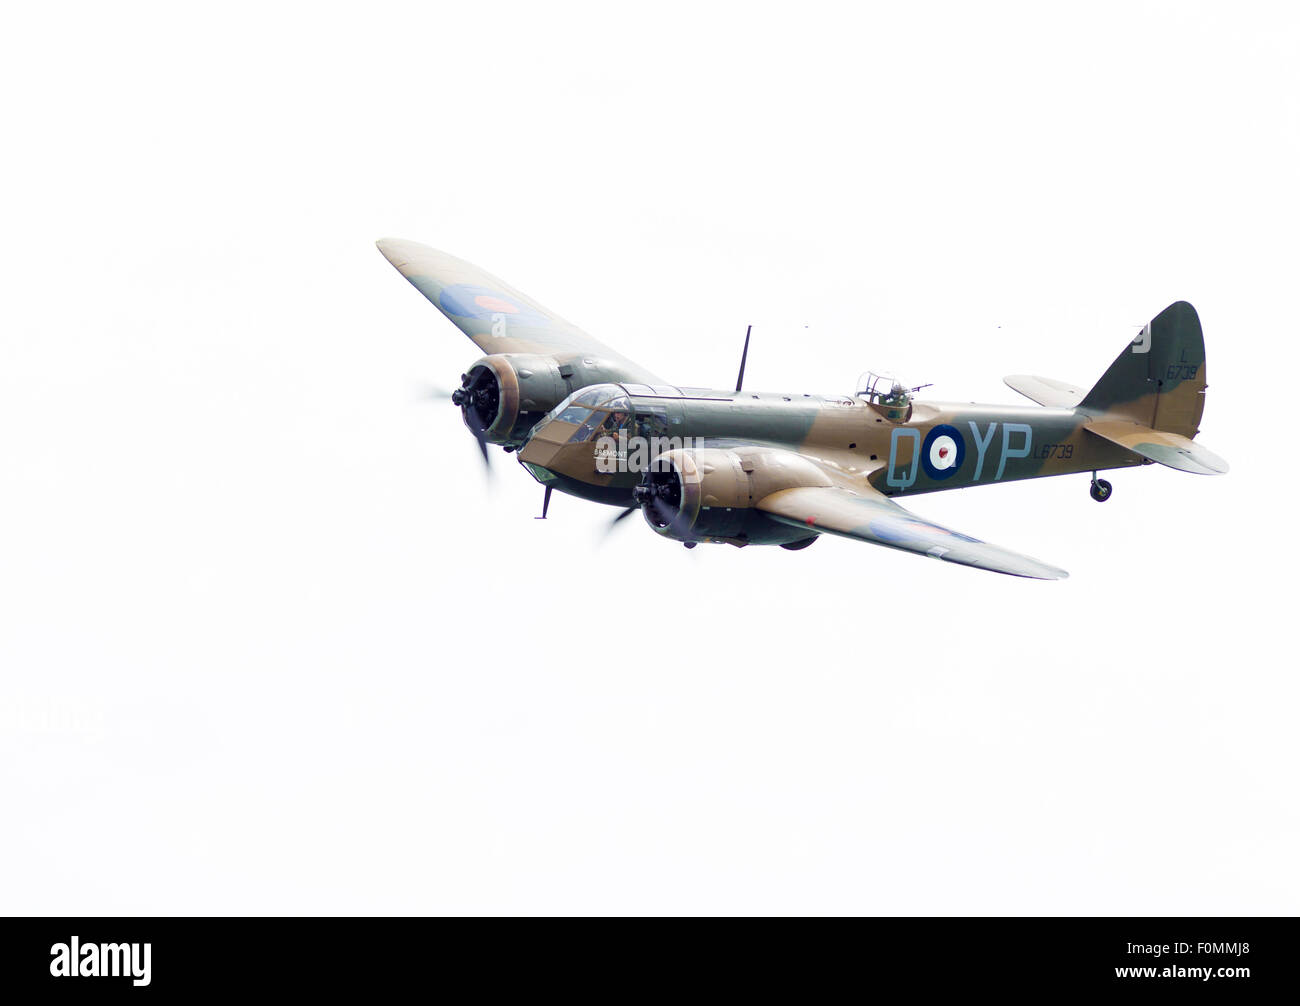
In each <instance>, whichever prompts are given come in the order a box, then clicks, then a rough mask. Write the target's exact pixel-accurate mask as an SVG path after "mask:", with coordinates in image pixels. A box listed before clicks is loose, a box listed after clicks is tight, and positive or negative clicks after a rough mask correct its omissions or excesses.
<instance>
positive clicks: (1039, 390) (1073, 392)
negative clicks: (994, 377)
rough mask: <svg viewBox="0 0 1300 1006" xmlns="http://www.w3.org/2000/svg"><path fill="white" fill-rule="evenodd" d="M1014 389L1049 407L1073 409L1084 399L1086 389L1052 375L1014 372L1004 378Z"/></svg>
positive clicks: (1009, 386)
mask: <svg viewBox="0 0 1300 1006" xmlns="http://www.w3.org/2000/svg"><path fill="white" fill-rule="evenodd" d="M1002 380H1003V382H1004V383H1005V384H1006V386H1007V387H1008V388H1010V389H1011V390H1012V391H1018V392H1020V394H1022V395H1024V396H1025V397H1026V398H1028V399H1029V400H1030V401H1031V402H1037V403H1038V404H1039V405H1046V406H1047V407H1048V408H1049V409H1072V408H1074V407H1075V406H1076V405H1078V404H1079V403H1080V402H1081V401H1083V396H1084V390H1083V389H1082V388H1076V387H1075V386H1074V385H1073V384H1066V383H1065V382H1064V381H1054V380H1052V378H1050V377H1034V376H1032V375H1030V374H1012V375H1011V376H1010V377H1004V378H1002Z"/></svg>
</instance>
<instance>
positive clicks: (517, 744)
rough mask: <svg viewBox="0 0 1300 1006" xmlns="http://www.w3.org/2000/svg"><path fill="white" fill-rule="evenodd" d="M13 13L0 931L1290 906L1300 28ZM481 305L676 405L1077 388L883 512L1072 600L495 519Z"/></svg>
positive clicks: (568, 517) (516, 493)
mask: <svg viewBox="0 0 1300 1006" xmlns="http://www.w3.org/2000/svg"><path fill="white" fill-rule="evenodd" d="M975 6H976V5H927V6H921V5H906V6H904V5H896V4H889V5H877V6H875V7H872V6H867V5H848V4H845V5H842V6H822V5H816V4H799V5H795V6H791V5H789V4H781V5H772V6H769V7H766V8H761V7H757V6H755V5H745V6H744V7H737V8H734V9H733V8H721V7H719V8H702V7H701V6H699V5H696V4H690V5H686V6H682V7H672V6H668V5H663V4H660V5H657V6H655V7H653V8H649V7H640V8H636V9H635V10H633V9H632V8H626V9H623V8H618V9H615V8H610V7H609V6H608V5H596V6H592V7H585V8H574V7H563V8H561V7H555V6H554V5H550V4H547V5H528V6H521V7H513V6H504V5H503V6H489V5H481V4H476V5H474V6H473V9H472V10H471V9H470V8H469V6H468V5H463V4H456V5H447V7H446V9H440V7H439V6H438V5H434V4H429V3H421V4H409V5H385V4H373V5H367V6H366V8H365V9H364V12H363V11H362V8H359V7H357V6H356V5H352V4H348V5H324V4H319V3H315V4H310V5H301V6H289V5H263V4H256V5H238V4H226V5H221V6H220V7H214V8H209V9H208V12H207V13H205V14H199V13H197V9H196V8H192V7H184V6H182V7H178V6H177V5H174V4H165V5H139V4H136V5H112V6H111V7H105V6H104V5H98V4H95V5H71V6H68V5H61V6H59V7H57V8H56V7H50V6H49V5H46V6H41V5H26V6H24V7H21V8H15V9H13V10H10V11H8V12H7V14H6V29H5V32H4V34H3V36H0V88H2V93H3V94H4V95H5V98H4V99H3V119H2V120H0V139H2V140H3V158H2V159H0V183H2V184H0V192H2V193H3V194H2V195H0V233H2V234H3V238H4V240H3V242H0V256H3V259H2V261H0V277H3V279H2V280H0V470H2V471H3V476H2V478H3V482H2V483H0V484H2V485H3V492H2V493H0V738H2V740H0V805H2V806H3V808H4V827H3V829H2V831H0V835H2V837H0V862H2V863H3V864H4V866H3V868H2V871H0V910H3V911H4V912H6V913H110V914H115V913H186V914H204V913H246V912H276V913H309V912H328V913H396V912H410V913H440V912H538V913H552V912H637V913H640V912H674V913H675V912H801V913H802V912H851V913H1053V914H1074V913H1104V914H1111V913H1121V914H1123V913H1157V914H1160V913H1175V914H1177V913H1211V914H1214V913H1245V914H1251V913H1295V912H1296V911H1297V910H1300V869H1298V868H1297V860H1296V857H1295V850H1296V848H1297V847H1300V812H1298V810H1297V800H1296V769H1297V756H1298V754H1300V751H1298V742H1297V739H1296V730H1295V721H1296V709H1297V700H1298V699H1300V688H1298V687H1297V684H1296V679H1295V670H1296V668H1295V663H1296V661H1295V657H1294V655H1293V654H1294V642H1293V641H1294V590H1293V587H1292V584H1291V576H1292V573H1293V570H1294V568H1295V563H1296V559H1297V556H1296V554H1295V551H1296V549H1295V544H1294V542H1295V533H1294V530H1293V527H1292V524H1293V521H1294V499H1295V490H1296V481H1297V480H1296V475H1295V470H1296V463H1295V459H1294V457H1293V455H1294V450H1293V446H1292V444H1291V431H1292V429H1293V426H1294V423H1295V419H1294V415H1293V410H1294V408H1295V406H1294V404H1293V403H1292V401H1291V393H1292V392H1293V390H1294V387H1293V386H1294V381H1293V379H1292V378H1293V375H1292V373H1291V368H1290V366H1289V361H1290V360H1291V359H1292V358H1293V343H1294V340H1295V337H1296V334H1297V333H1296V322H1295V310H1296V308H1295V298H1294V290H1295V284H1296V276H1297V274H1298V272H1297V267H1298V266H1300V255H1297V250H1296V234H1297V231H1298V229H1300V212H1298V210H1300V205H1298V202H1300V200H1298V198H1297V186H1296V180H1297V178H1298V177H1300V130H1298V129H1297V96H1298V95H1300V71H1298V70H1297V62H1296V52H1297V51H1300V31H1298V30H1297V29H1298V28H1300V22H1298V20H1297V15H1296V13H1295V8H1294V6H1293V5H1284V4H1275V5H1274V4H1260V5H1226V4H1222V5H1216V6H1213V7H1209V8H1205V7H1196V6H1193V5H1190V4H1183V3H1178V4H1174V3H1170V4H1134V3H1124V4H1118V5H1113V6H1107V5H1089V6H1087V7H1080V6H1078V5H1074V6H1073V7H1072V8H1071V9H1070V11H1069V12H1067V11H1066V10H1065V8H1064V7H1061V6H1058V5H1053V7H1052V9H1051V10H1047V9H1044V8H1045V6H1046V5H1039V4H1026V5H996V6H988V5H978V7H979V9H978V10H976V9H974V8H975ZM390 234H391V235H396V236H401V237H408V238H412V239H414V240H418V241H423V242H426V243H428V244H432V245H434V246H436V247H440V248H444V249H446V250H448V251H451V252H452V253H454V254H456V255H459V256H461V257H463V258H467V259H469V260H470V261H473V262H476V263H478V264H480V265H482V266H484V267H485V268H487V269H489V270H490V271H492V272H495V273H496V274H498V275H500V276H502V277H503V278H505V279H506V280H507V281H508V282H510V283H512V284H514V285H516V286H518V287H519V288H520V289H522V290H524V291H526V292H528V293H529V294H531V295H533V296H535V297H536V298H538V299H539V300H540V301H541V302H542V303H544V304H546V305H548V306H549V307H552V308H553V309H555V310H557V311H558V312H560V313H561V314H563V315H565V316H566V317H568V318H569V319H571V320H572V321H574V322H576V323H577V324H579V325H581V326H583V327H584V328H586V329H587V330H588V331H590V332H591V333H593V334H594V335H596V336H597V337H598V338H600V339H602V340H605V341H607V342H610V343H612V344H613V345H615V346H617V347H618V348H619V349H620V350H622V351H624V352H626V353H627V354H628V355H629V356H631V357H632V358H634V359H636V360H638V361H641V362H643V363H645V364H646V365H647V366H649V367H651V368H653V369H655V370H657V371H659V372H660V373H662V374H664V375H665V376H667V377H669V378H670V379H672V380H675V381H677V382H679V383H686V384H712V385H715V386H726V385H727V384H728V383H729V382H731V381H733V380H734V377H735V370H736V365H737V362H738V356H739V351H740V343H741V339H742V336H743V333H744V330H745V325H746V324H748V323H753V324H754V326H755V328H754V337H753V346H752V350H751V357H750V363H749V371H748V377H747V382H746V383H747V386H749V387H752V388H753V389H754V390H772V391H780V390H788V391H812V392H847V391H849V390H851V384H852V382H853V380H854V378H855V377H856V376H857V374H858V373H859V372H860V371H863V370H866V369H868V368H869V367H872V366H877V367H879V366H890V367H893V368H895V369H897V370H899V371H900V372H902V373H903V374H905V375H906V376H909V377H911V378H913V379H914V380H915V381H916V382H918V383H919V382H921V381H933V382H934V383H935V387H934V388H932V389H928V391H927V392H926V394H928V395H932V396H934V397H936V398H939V399H945V398H946V399H953V400H971V399H974V400H980V401H994V402H1006V403H1012V402H1018V401H1019V399H1018V398H1017V396H1016V395H1015V394H1014V393H1013V392H1011V391H1010V390H1009V389H1007V388H1005V387H1004V386H1003V385H1002V384H1001V377H1002V375H1004V374H1009V373H1038V374H1045V375H1048V376H1052V377H1057V378H1060V379H1063V380H1067V381H1072V382H1074V383H1078V384H1083V385H1085V386H1087V385H1089V384H1091V382H1092V381H1094V380H1095V379H1096V377H1097V376H1099V375H1100V374H1101V372H1102V371H1103V370H1104V369H1105V367H1106V366H1107V365H1108V364H1109V363H1110V361H1111V360H1112V359H1113V358H1114V357H1115V356H1116V355H1117V354H1118V353H1119V351H1120V350H1121V349H1122V348H1123V346H1124V345H1125V343H1126V342H1127V341H1128V340H1129V339H1131V338H1132V336H1133V334H1134V333H1135V332H1136V330H1137V327H1138V326H1140V325H1141V324H1142V323H1143V322H1145V321H1146V320H1147V319H1149V318H1151V317H1152V316H1154V315H1155V314H1156V313H1157V312H1158V311H1160V310H1161V309H1162V308H1163V307H1164V306H1165V305H1166V304H1168V303H1169V302H1171V301H1173V300H1175V299H1179V298H1186V299H1188V300H1191V301H1192V302H1193V303H1194V304H1195V305H1196V306H1197V308H1198V309H1199V311H1200V313H1201V318H1202V321H1203V323H1204V326H1205V331H1206V342H1207V346H1208V359H1209V380H1210V391H1209V395H1208V406H1207V409H1206V412H1205V418H1204V421H1203V423H1202V429H1203V434H1202V437H1201V439H1202V440H1203V441H1204V442H1205V444H1206V445H1207V446H1209V447H1210V448H1211V449H1212V450H1214V451H1217V452H1219V453H1221V454H1223V455H1224V456H1225V457H1227V458H1228V459H1229V461H1230V462H1231V463H1232V464H1233V471H1232V473H1231V474H1230V475H1228V476H1226V477H1224V478H1218V479H1212V478H1200V477H1196V476H1191V475H1184V474H1181V473H1177V472H1172V471H1168V470H1165V469H1162V468H1158V467H1150V468H1144V469H1138V470H1128V471H1122V472H1119V473H1116V474H1114V475H1113V476H1112V477H1111V478H1112V481H1113V482H1114V484H1115V496H1114V499H1113V500H1112V501H1110V502H1108V503H1107V504H1106V505H1105V506H1099V505H1097V504H1095V503H1094V502H1092V501H1091V500H1090V499H1089V498H1088V494H1087V482H1088V480H1087V478H1086V476H1076V477H1073V478H1066V479H1054V480H1044V481H1041V482H1029V483H1019V484H1015V485H1004V486H998V487H989V488H983V489H977V490H969V491H965V492H958V493H949V494H942V495H936V496H926V497H921V498H918V499H916V500H914V501H912V503H911V504H909V505H910V506H911V507H912V508H913V509H915V510H916V511H917V512H918V513H920V514H923V515H924V516H927V517H930V518H933V519H936V520H939V521H941V522H943V523H945V524H948V525H950V526H954V527H956V528H958V529H960V530H963V531H967V532H969V533H971V534H975V535H977V536H980V537H983V538H987V539H988V540H990V541H993V542H996V543H998V544H1001V545H1005V546H1007V547H1010V548H1013V549H1017V550H1020V551H1024V552H1026V553H1028V554H1030V555H1034V556H1037V557H1039V558H1042V559H1044V560H1046V561H1049V562H1052V563H1055V564H1058V565H1060V566H1063V567H1064V568H1066V569H1068V570H1069V571H1070V572H1071V574H1072V576H1071V579H1069V580H1067V581H1064V582H1061V583H1040V582H1032V581H1025V580H1017V579H1013V578H1010V577H1002V576H996V575H992V574H986V573H980V572H976V571H973V570H968V569H964V568H959V567H954V566H948V565H943V564H940V563H935V562H927V561H923V560H921V559H918V558H916V557H913V556H909V555H903V554H901V553H894V552H890V551H888V550H884V549H877V548H872V547H869V546H865V545H860V544H856V543H851V542H847V541H840V540H826V541H822V542H819V543H818V544H817V545H816V546H815V547H813V548H811V549H809V550H807V551H803V552H798V553H789V552H786V551H783V550H780V549H761V548H751V549H745V550H736V549H732V548H728V547H703V548H699V549H696V550H694V551H693V552H688V551H687V550H685V549H683V548H681V547H680V546H678V545H675V544H672V543H669V542H666V541H664V540H662V539H660V538H658V537H657V536H655V535H654V534H652V533H651V532H650V531H649V530H648V529H647V528H646V527H645V526H644V524H642V523H640V522H639V521H637V520H629V521H626V522H624V523H623V524H621V525H620V526H619V527H618V529H617V530H616V531H615V532H614V533H613V534H612V535H610V536H609V537H608V538H604V537H602V527H603V525H604V524H605V523H606V522H607V521H608V520H609V518H610V517H611V516H612V515H613V513H614V511H613V510H610V509H607V508H604V507H599V506H596V505H593V504H587V503H582V502H580V501H577V500H574V499H571V498H568V497H562V496H557V497H556V498H555V501H554V503H553V506H552V519H551V520H549V521H547V522H545V523H543V522H540V521H535V520H533V519H532V518H533V515H534V514H535V513H536V512H537V511H538V509H539V507H540V503H541V490H540V488H539V487H538V486H536V484H535V483H533V481H532V480H531V479H530V478H529V477H528V476H527V475H526V474H525V473H524V472H522V471H521V470H519V469H518V468H517V466H516V465H515V464H514V463H513V462H512V461H511V460H510V459H509V458H507V457H506V456H505V455H502V454H500V453H499V452H494V453H495V454H496V457H495V458H494V460H495V461H496V462H497V463H496V477H495V479H494V480H493V481H492V483H491V484H490V485H489V484H487V483H486V482H485V480H484V477H483V475H482V473H481V471H480V468H479V464H478V461H477V459H476V457H475V448H474V445H473V440H472V439H471V438H470V436H469V435H468V433H467V432H466V431H465V430H464V428H463V427H462V426H461V424H460V422H459V417H458V416H457V414H456V413H455V411H454V410H453V409H452V408H450V407H449V406H446V405H438V404H434V405H429V404H424V403H422V402H420V401H419V400H418V396H419V394H420V392H421V390H422V389H423V388H424V387H425V386H427V385H428V384H429V383H439V384H442V385H444V386H452V385H454V384H455V382H456V381H457V379H458V375H459V374H460V373H461V372H462V371H463V370H465V369H466V367H467V365H468V364H470V363H471V362H472V361H473V360H474V359H475V358H476V357H477V355H478V353H477V351H476V350H475V348H474V346H473V345H472V344H470V343H469V342H468V341H467V340H466V339H464V338H463V337H462V336H461V335H460V334H459V333H458V332H457V331H456V330H455V329H454V328H453V327H452V326H451V325H450V323H448V322H447V321H445V320H444V319H443V318H442V317H441V316H440V315H439V314H438V313H437V312H436V311H435V310H434V308H433V307H432V306H430V305H429V304H428V303H426V302H425V301H424V300H423V298H421V297H420V296H419V294H418V293H417V292H416V291H415V290H413V289H412V288H411V287H409V285H408V284H407V283H406V282H405V281H404V280H403V279H402V278H401V277H400V276H399V275H398V274H397V273H396V272H394V271H393V270H392V268H391V267H390V266H389V265H388V264H387V263H386V262H385V261H384V260H383V258H382V257H381V256H380V255H379V253H378V252H377V251H376V250H375V248H374V245H373V241H374V239H375V238H377V237H380V236H384V235H390Z"/></svg>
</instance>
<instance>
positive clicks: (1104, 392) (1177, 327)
mask: <svg viewBox="0 0 1300 1006" xmlns="http://www.w3.org/2000/svg"><path fill="white" fill-rule="evenodd" d="M1079 408H1080V409H1081V410H1085V411H1088V412H1090V413H1092V414H1094V415H1099V416H1100V415H1110V416H1119V417H1123V418H1126V419H1131V420H1133V421H1134V422H1137V423H1141V424H1143V425H1145V426H1150V427H1151V428H1152V429H1156V430H1166V431H1168V432H1170V433H1176V434H1178V435H1180V436H1184V437H1188V438H1191V437H1194V436H1196V434H1197V433H1198V432H1199V431H1200V423H1201V413H1202V412H1204V410H1205V338H1204V336H1203V334H1202V332H1201V319H1200V318H1199V317H1198V316H1197V314H1196V308H1194V307H1192V305H1191V304H1189V303H1187V301H1185V300H1180V301H1178V302H1177V303H1174V304H1170V305H1169V306H1168V307H1167V308H1165V309H1164V310H1163V311H1161V312H1160V313H1159V314H1158V315H1156V316H1155V317H1154V318H1152V319H1151V321H1149V322H1148V323H1147V324H1146V325H1145V326H1143V328H1142V331H1141V332H1140V333H1138V336H1137V338H1135V339H1134V340H1133V341H1132V342H1131V343H1130V344H1129V345H1128V346H1127V347H1126V348H1125V350H1124V352H1122V353H1121V354H1120V355H1119V356H1118V357H1117V358H1116V360H1115V362H1114V363H1112V364H1111V365H1110V368H1109V369H1108V370H1107V371H1106V372H1105V373H1104V374H1102V375H1101V380H1099V381H1098V382H1097V383H1096V385H1095V386H1094V387H1093V389H1092V390H1091V391H1089V392H1088V394H1087V395H1085V396H1084V398H1083V401H1082V402H1080V403H1079Z"/></svg>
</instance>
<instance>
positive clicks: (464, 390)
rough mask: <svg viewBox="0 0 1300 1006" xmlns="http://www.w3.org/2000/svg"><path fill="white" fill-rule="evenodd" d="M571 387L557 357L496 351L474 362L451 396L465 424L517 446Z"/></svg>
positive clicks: (495, 441)
mask: <svg viewBox="0 0 1300 1006" xmlns="http://www.w3.org/2000/svg"><path fill="white" fill-rule="evenodd" d="M568 393H569V390H568V386H567V384H566V382H565V380H564V378H563V377H561V376H560V367H559V364H558V363H556V361H555V360H554V359H553V358H552V357H549V356H540V355H534V354H531V353H496V354H493V355H492V356H485V357H483V358H482V359H481V360H479V361H478V362H477V363H475V364H474V365H473V366H472V367H470V368H469V370H468V372H466V373H465V374H464V375H463V376H462V377H461V386H460V390H459V391H457V392H456V394H455V395H453V396H452V400H453V401H455V402H456V404H457V405H459V406H460V408H461V415H462V417H463V418H464V420H465V425H466V426H468V427H469V428H470V429H471V430H474V431H476V432H477V431H481V432H482V433H483V436H484V437H485V438H486V439H487V440H488V442H489V443H493V444H513V445H515V446H518V445H519V444H521V443H523V441H524V437H525V436H526V435H527V433H528V431H529V430H531V429H532V428H533V426H534V425H536V423H537V421H538V420H539V419H541V418H542V417H543V416H544V415H546V413H548V412H550V411H551V409H553V408H554V407H555V406H556V405H557V404H558V403H559V402H560V400H561V399H563V398H564V396H565V395H567V394H568Z"/></svg>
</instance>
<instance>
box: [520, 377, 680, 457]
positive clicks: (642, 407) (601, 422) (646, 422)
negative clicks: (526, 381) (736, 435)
mask: <svg viewBox="0 0 1300 1006" xmlns="http://www.w3.org/2000/svg"><path fill="white" fill-rule="evenodd" d="M638 396H639V397H638ZM680 397H681V392H680V391H678V390H677V389H676V388H660V387H650V386H647V385H643V384H633V385H622V384H593V385H591V386H590V387H587V388H581V389H579V390H578V391H575V392H574V393H573V394H571V395H570V396H569V397H568V398H566V399H565V400H564V401H562V402H561V403H560V404H559V405H557V406H556V407H555V408H553V409H552V410H551V411H550V412H548V413H547V414H546V416H545V417H544V418H543V419H542V420H541V422H539V423H538V424H537V425H536V426H534V427H533V434H536V433H538V432H539V431H540V430H541V429H542V428H543V427H544V426H546V425H547V424H548V423H550V422H551V421H555V422H557V423H567V424H569V425H572V426H575V427H577V429H575V430H574V431H573V433H572V434H571V435H569V436H568V437H567V438H566V439H567V441H568V442H569V443H571V444H574V443H581V442H583V441H586V440H594V439H597V438H599V437H602V436H618V435H619V433H620V431H622V432H625V433H626V434H627V435H628V436H629V437H631V436H638V437H658V436H665V435H666V434H667V433H668V427H669V420H668V410H667V408H666V407H665V404H664V401H663V400H665V399H674V398H680ZM561 429H562V430H563V429H566V428H565V427H561ZM531 435H532V434H530V436H531Z"/></svg>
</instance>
